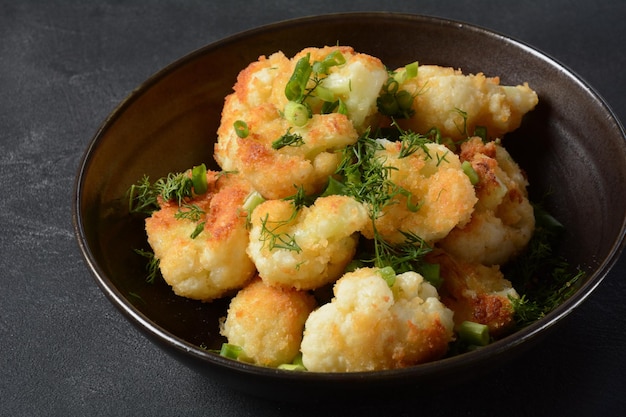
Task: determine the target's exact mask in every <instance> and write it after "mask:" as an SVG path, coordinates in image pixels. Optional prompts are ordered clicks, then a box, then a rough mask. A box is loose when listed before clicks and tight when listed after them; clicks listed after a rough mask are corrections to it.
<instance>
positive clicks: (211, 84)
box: [74, 13, 626, 400]
mask: <svg viewBox="0 0 626 417" xmlns="http://www.w3.org/2000/svg"><path fill="white" fill-rule="evenodd" d="M337 43H340V44H343V45H350V46H352V47H354V48H355V50H357V51H358V52H363V53H368V54H371V55H374V56H376V57H379V58H380V59H381V60H382V61H383V62H384V63H385V64H386V65H387V66H388V67H390V68H395V67H398V66H402V65H404V64H406V63H409V62H413V61H415V60H418V61H419V62H420V63H421V64H438V65H443V66H452V67H456V68H461V69H462V70H463V71H464V72H466V73H476V72H483V73H485V74H486V75H498V76H500V77H501V82H502V84H518V83H522V82H525V81H526V82H528V83H529V84H530V86H531V87H532V88H533V89H534V90H535V91H536V92H537V93H538V95H539V99H540V102H539V105H538V106H537V108H536V109H535V110H534V111H533V112H532V113H530V114H528V115H527V117H526V118H525V120H524V122H523V125H522V127H521V128H520V129H518V130H517V131H515V132H514V133H512V134H510V135H509V136H508V137H506V139H505V144H506V146H507V148H508V149H509V151H510V152H511V153H512V154H513V156H514V158H516V160H517V161H518V162H519V164H520V165H521V166H522V167H523V168H524V169H525V170H526V172H527V174H528V177H529V180H530V184H531V187H530V190H529V191H530V195H531V199H540V198H544V196H546V195H547V196H548V197H547V198H545V199H544V204H545V205H546V206H547V208H548V209H549V210H550V211H551V212H552V214H554V215H555V217H557V218H558V219H559V220H560V221H561V222H562V223H563V224H564V225H565V227H566V230H567V234H568V236H567V239H566V240H565V243H564V244H563V246H562V247H560V248H559V251H560V253H561V254H562V255H563V256H565V257H566V258H567V259H568V260H570V261H571V262H572V263H575V264H578V265H580V266H581V267H582V268H583V269H584V270H585V271H586V272H587V278H586V281H585V282H584V283H583V285H582V286H581V287H580V289H579V290H578V291H577V292H576V294H575V295H574V296H573V297H571V298H570V299H568V300H567V301H566V302H565V303H563V304H562V305H560V306H559V307H558V308H557V309H556V310H554V311H553V312H552V313H550V314H548V315H547V316H546V317H545V318H543V319H541V320H539V321H538V322H536V323H534V324H532V325H530V326H529V327H526V328H524V329H522V330H520V331H518V332H516V333H514V334H512V335H510V336H508V337H505V338H503V339H501V340H499V341H497V342H495V343H493V344H491V345H489V346H487V347H485V348H482V349H480V350H477V351H473V352H470V353H466V354H463V355H460V356H455V357H451V358H446V359H442V360H438V361H435V362H432V363H427V364H423V365H419V366H415V367H411V368H407V369H401V370H390V371H382V372H358V373H339V374H324V373H312V372H290V371H282V370H276V369H268V368H263V367H258V366H254V365H250V364H246V363H242V362H237V361H233V360H229V359H226V358H223V357H220V356H219V355H217V354H215V353H212V352H210V351H207V350H206V349H205V348H206V347H209V348H217V347H219V345H220V344H221V343H222V341H223V339H222V338H221V337H220V335H219V332H218V318H219V317H221V316H223V315H224V314H225V311H226V308H227V306H228V300H220V301H215V302H212V303H200V302H196V301H192V300H188V299H184V298H180V297H177V296H175V295H174V294H173V292H172V291H171V289H170V288H169V287H168V286H167V285H166V284H164V283H161V282H157V283H155V284H153V285H148V284H146V283H145V280H144V277H145V270H144V266H145V263H144V259H142V258H141V257H138V256H137V255H136V254H135V253H134V251H133V249H136V248H140V247H145V246H146V242H145V240H146V238H145V233H144V230H143V221H142V220H141V219H139V218H137V217H133V216H129V215H128V213H127V209H126V203H125V201H124V196H125V193H126V190H127V189H128V187H129V186H130V185H131V184H133V183H135V182H136V181H137V180H138V179H139V178H141V177H142V176H143V175H149V176H150V178H159V177H162V176H164V175H166V174H167V173H169V172H174V171H182V170H185V169H187V168H189V167H191V166H193V165H197V164H199V163H202V162H205V163H207V164H209V165H210V166H212V167H213V168H214V169H217V166H216V165H215V163H214V161H213V157H212V152H213V144H214V142H215V138H216V134H215V133H216V130H217V127H218V122H219V119H220V112H221V107H222V105H223V101H224V97H225V96H226V95H227V94H229V93H230V92H231V91H232V86H233V84H234V82H235V79H236V77H237V74H238V73H239V71H240V70H241V69H243V68H244V67H246V66H247V64H248V63H250V62H252V61H255V60H257V59H258V57H259V56H260V55H269V54H271V53H273V52H275V51H278V50H282V51H283V52H284V53H285V54H286V55H287V56H291V55H293V54H295V53H296V52H298V51H300V50H301V49H302V48H304V47H308V46H324V45H335V44H337ZM624 137H625V136H624V131H623V128H622V127H621V126H620V123H619V122H618V121H617V120H616V118H615V116H614V115H613V113H612V112H611V111H610V109H609V108H608V107H607V105H606V104H605V103H604V102H603V100H602V99H601V98H600V97H599V96H598V94H597V93H596V92H594V90H593V89H592V88H591V87H590V86H589V85H587V84H586V83H585V82H584V81H582V80H581V79H580V78H579V77H577V76H576V75H575V74H573V73H572V72H571V71H569V70H568V69H567V68H565V67H564V66H563V65H561V64H559V63H558V62H556V61H555V60H553V59H551V58H550V57H547V56H546V55H544V54H542V53H541V52H539V51H537V50H535V49H533V48H532V47H530V46H528V45H525V44H523V43H521V42H518V41H516V40H513V39H510V38H508V37H506V36H503V35H501V34H498V33H494V32H492V31H489V30H486V29H483V28H479V27H475V26H472V25H468V24H464V23H460V22H455V21H450V20H443V19H439V18H433V17H424V16H416V15H405V14H390V13H354V14H335V15H326V16H318V17H307V18H302V19H297V20H291V21H286V22H280V23H276V24H272V25H269V26H265V27H261V28H259V29H254V30H250V31H247V32H244V33H241V34H237V35H235V36H232V37H229V38H227V39H224V40H221V41H219V42H216V43H213V44H211V45H208V46H206V47H204V48H202V49H199V50H197V51H195V52H192V53H190V54H189V55H187V56H185V57H183V58H181V59H180V60H178V61H176V62H174V63H172V64H171V65H169V66H168V67H166V68H164V69H163V70H161V71H159V72H158V73H156V74H155V75H154V76H152V77H151V78H150V79H148V80H147V81H146V82H145V83H143V84H142V85H140V86H139V87H138V88H137V89H136V90H134V91H133V92H132V93H131V94H130V95H129V96H128V98H127V99H126V100H124V101H123V102H122V103H121V104H120V105H119V106H118V107H117V108H116V109H115V111H114V112H113V113H112V114H111V115H110V116H109V117H108V118H107V119H106V120H105V121H104V123H103V124H102V126H101V127H100V129H99V130H98V132H97V133H96V134H95V137H94V138H93V140H92V141H91V143H90V145H89V147H88V149H87V150H86V152H85V154H84V157H83V159H82V163H81V164H80V169H79V173H78V176H77V179H76V187H75V203H74V225H75V230H76V235H77V239H78V242H79V245H80V248H81V250H82V252H83V254H84V258H85V260H86V263H87V264H88V266H89V268H90V269H91V271H92V272H93V275H94V276H95V279H96V282H97V284H98V285H99V286H100V288H101V289H102V291H103V292H104V293H105V294H106V296H107V297H108V298H109V300H110V301H111V302H112V303H113V304H114V305H115V306H116V307H118V308H119V310H121V312H122V313H123V314H124V315H125V316H126V317H127V318H128V319H129V320H130V321H131V322H132V323H133V324H135V325H136V326H137V327H138V328H139V329H140V330H141V331H142V332H143V333H144V334H145V335H146V336H147V337H149V338H150V339H151V340H153V341H155V342H156V343H157V344H158V345H159V346H162V347H163V348H165V349H166V350H168V351H169V352H171V353H172V354H173V355H174V356H175V357H176V358H178V359H180V360H182V361H184V362H185V363H187V364H189V366H191V367H192V368H193V369H196V370H198V371H200V372H204V373H206V374H207V375H209V376H210V377H212V378H220V379H221V380H222V381H224V382H225V383H227V384H230V385H232V386H233V387H237V388H238V389H241V390H243V391H246V392H250V393H254V394H256V395H261V396H266V397H270V398H291V399H294V400H297V399H299V398H310V392H311V391H310V390H315V392H316V393H317V394H319V396H320V397H321V398H326V399H330V398H333V397H336V396H337V394H340V396H341V398H347V397H348V396H349V395H350V394H355V395H359V396H364V395H368V393H376V394H372V395H386V394H385V393H388V392H403V391H406V390H410V391H412V392H415V389H423V388H424V387H429V386H434V385H437V386H440V387H445V386H447V385H449V384H450V383H451V381H456V382H458V381H462V380H464V379H466V378H471V377H475V376H476V375H477V374H479V373H478V372H477V370H478V369H481V370H485V371H486V370H489V369H491V368H493V367H495V366H497V365H498V364H500V363H501V362H502V361H505V360H513V359H514V357H515V356H516V355H517V354H518V353H519V352H521V351H523V350H524V349H525V348H528V347H530V346H532V345H533V344H534V343H536V342H537V341H539V340H543V341H545V343H549V338H548V339H545V338H544V337H543V336H544V335H545V334H546V333H549V332H548V331H549V330H550V329H551V328H553V327H554V325H555V324H557V323H558V322H559V321H561V320H562V319H563V318H564V317H566V316H567V315H568V314H569V313H570V312H571V311H572V310H573V309H574V308H576V307H577V306H578V305H579V304H580V303H581V302H582V301H583V300H584V299H585V298H586V297H587V296H588V295H589V294H590V293H591V292H592V291H593V290H594V288H596V286H597V285H598V284H599V283H600V282H601V280H602V279H603V277H604V276H605V275H606V274H607V273H608V272H609V270H610V268H611V267H612V266H613V264H614V262H615V261H616V260H617V258H618V256H619V253H620V252H621V250H622V248H623V246H624V233H625V232H624V230H625V227H624V225H625V214H626V193H624V192H623V184H624V183H626V145H625V143H626V142H625V139H624ZM469 375H472V376H469Z"/></svg>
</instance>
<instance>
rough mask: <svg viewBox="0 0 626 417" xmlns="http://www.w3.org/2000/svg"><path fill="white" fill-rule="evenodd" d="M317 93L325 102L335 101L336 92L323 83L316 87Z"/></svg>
mask: <svg viewBox="0 0 626 417" xmlns="http://www.w3.org/2000/svg"><path fill="white" fill-rule="evenodd" d="M315 95H316V96H317V97H319V98H320V99H321V100H323V101H325V102H331V103H333V102H334V101H335V94H334V93H333V92H332V91H331V90H329V89H328V88H325V87H322V86H321V85H318V86H317V87H315Z"/></svg>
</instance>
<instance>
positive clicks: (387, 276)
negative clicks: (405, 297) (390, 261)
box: [378, 266, 396, 288]
mask: <svg viewBox="0 0 626 417" xmlns="http://www.w3.org/2000/svg"><path fill="white" fill-rule="evenodd" d="M378 273H379V274H380V276H381V277H382V278H383V279H384V280H385V282H386V283H387V285H389V288H391V287H393V284H395V283H396V271H394V270H393V268H392V267H390V266H385V267H383V268H380V269H379V270H378Z"/></svg>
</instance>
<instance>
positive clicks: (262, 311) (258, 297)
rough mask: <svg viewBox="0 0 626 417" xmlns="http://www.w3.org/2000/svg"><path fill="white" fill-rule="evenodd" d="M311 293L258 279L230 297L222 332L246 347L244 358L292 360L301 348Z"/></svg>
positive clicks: (311, 303)
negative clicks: (272, 285)
mask: <svg viewBox="0 0 626 417" xmlns="http://www.w3.org/2000/svg"><path fill="white" fill-rule="evenodd" d="M315 306H316V302H315V299H314V298H313V296H312V295H310V294H308V293H306V292H303V291H297V290H294V289H286V288H280V287H271V286H269V285H267V284H265V283H264V282H263V281H262V280H261V279H259V278H256V279H254V280H253V281H252V282H251V283H250V284H248V285H247V286H246V287H245V288H244V289H242V290H241V291H239V292H238V293H237V295H236V296H235V297H234V298H233V299H232V300H231V302H230V306H229V309H228V315H227V317H226V319H225V321H223V322H222V324H221V329H220V332H221V334H222V335H223V336H225V337H226V338H227V339H228V342H229V343H232V344H234V345H237V346H239V347H241V348H242V349H243V356H242V357H243V359H244V360H248V361H251V362H253V363H256V364H259V365H263V366H278V365H280V364H283V363H291V362H292V361H293V359H294V357H295V356H296V355H297V354H298V353H299V351H300V342H301V340H302V330H303V329H304V322H305V321H306V319H307V317H308V316H309V314H310V313H311V311H313V309H314V308H315Z"/></svg>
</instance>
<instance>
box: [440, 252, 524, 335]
mask: <svg viewBox="0 0 626 417" xmlns="http://www.w3.org/2000/svg"><path fill="white" fill-rule="evenodd" d="M428 260H429V262H432V263H437V264H439V265H440V267H441V270H440V271H441V276H442V277H443V284H442V286H441V288H440V289H439V294H440V295H441V301H443V303H444V304H445V305H446V306H447V307H449V308H450V309H452V311H454V323H455V327H458V326H459V325H460V324H461V323H463V322H464V321H466V320H467V321H473V322H476V323H481V324H486V325H487V326H488V327H489V334H490V335H492V336H499V335H502V334H503V333H504V332H506V331H507V330H508V329H510V328H511V326H512V325H513V324H514V318H513V313H514V311H513V307H512V305H511V298H519V295H518V293H517V291H515V288H513V286H512V285H511V282H510V281H508V280H507V279H505V278H504V275H503V274H502V272H501V271H500V267H499V266H498V265H494V266H491V267H487V266H484V265H480V264H476V263H468V262H463V261H460V260H458V259H455V258H453V257H451V256H450V255H449V254H447V253H445V252H443V251H435V252H432V253H431V254H429V256H428Z"/></svg>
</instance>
